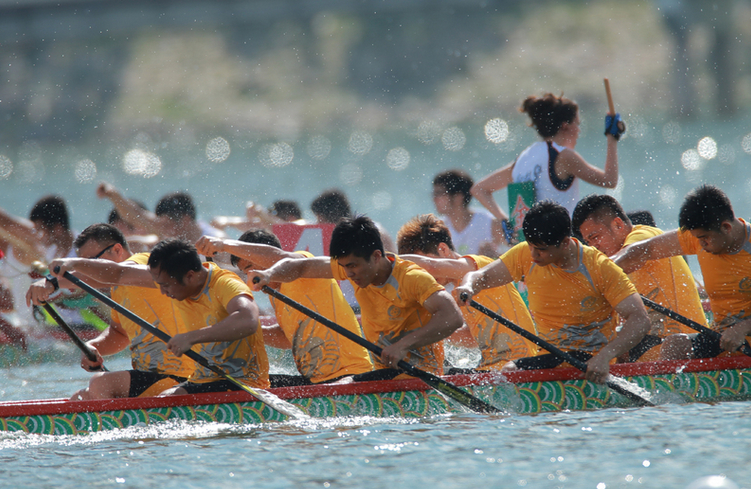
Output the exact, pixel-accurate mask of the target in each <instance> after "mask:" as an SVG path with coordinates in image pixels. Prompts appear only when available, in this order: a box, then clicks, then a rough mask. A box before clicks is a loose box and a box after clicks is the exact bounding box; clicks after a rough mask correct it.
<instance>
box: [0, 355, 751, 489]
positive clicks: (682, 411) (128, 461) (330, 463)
mask: <svg viewBox="0 0 751 489" xmlns="http://www.w3.org/2000/svg"><path fill="white" fill-rule="evenodd" d="M120 363H122V365H120ZM126 363H127V362H126V361H125V360H119V361H117V362H113V363H112V367H113V368H124V367H126ZM4 374H6V381H5V382H4V386H3V391H2V392H3V399H5V400H8V399H22V398H30V397H60V396H66V395H69V394H70V393H71V392H72V391H74V390H75V389H76V388H78V387H80V386H81V385H82V384H83V383H85V381H86V378H87V374H85V373H84V372H82V371H79V370H78V369H77V368H74V367H67V366H61V365H59V364H42V365H35V366H28V367H22V368H18V369H15V370H13V369H11V370H6V371H4ZM749 412H751V403H749V402H738V403H732V402H728V403H721V404H716V405H708V404H689V405H678V404H671V405H664V406H659V407H656V408H641V409H626V410H603V411H593V412H569V413H554V414H544V415H537V416H518V415H514V416H484V415H475V414H461V415H449V416H438V417H433V418H428V419H420V420H405V419H376V418H342V419H324V420H314V421H313V422H309V423H281V424H268V425H258V426H254V425H245V426H232V425H222V424H206V423H186V422H174V423H168V424H163V425H156V426H151V427H141V428H129V429H126V430H121V431H111V432H103V433H97V434H91V435H87V436H57V437H54V436H44V435H23V434H0V462H1V463H2V467H3V473H4V474H3V477H2V480H1V481H0V486H2V487H21V486H30V487H51V486H53V485H54V486H55V487H60V488H80V487H165V488H169V487H201V488H203V487H226V488H235V487H238V488H239V487H254V486H255V487H441V488H443V487H445V488H453V487H483V486H487V487H546V488H547V487H550V488H556V487H568V488H597V489H604V488H608V487H611V488H614V487H634V488H635V487H650V488H665V487H668V488H672V487H675V488H682V487H685V486H686V485H687V484H688V483H690V482H691V481H692V480H695V479H697V478H699V477H701V476H704V475H709V474H720V473H722V474H726V475H727V476H728V477H729V478H730V479H732V480H734V481H735V482H736V483H738V485H739V486H741V487H749V484H748V481H751V465H749V463H748V460H749V458H748V457H749V455H748V454H749V453H751V421H750V419H749ZM744 484H745V486H744Z"/></svg>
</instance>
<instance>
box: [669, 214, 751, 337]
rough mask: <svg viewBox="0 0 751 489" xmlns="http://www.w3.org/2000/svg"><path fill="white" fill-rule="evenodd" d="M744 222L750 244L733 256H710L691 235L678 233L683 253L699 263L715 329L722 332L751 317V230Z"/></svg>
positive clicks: (747, 242) (746, 242)
mask: <svg viewBox="0 0 751 489" xmlns="http://www.w3.org/2000/svg"><path fill="white" fill-rule="evenodd" d="M741 221H742V222H743V224H744V225H745V226H746V240H745V242H744V244H743V247H741V249H740V250H738V251H737V252H736V253H732V254H723V255H714V254H712V253H708V252H706V251H704V249H702V247H701V244H700V243H699V240H698V239H696V238H694V236H693V235H692V234H691V232H690V231H679V232H678V239H679V241H680V243H681V250H682V251H683V253H684V254H686V255H696V258H697V259H698V260H699V266H700V267H701V272H702V275H703V276H704V288H705V289H706V291H707V295H708V296H709V303H710V305H711V306H712V314H713V315H714V324H713V325H712V328H713V329H715V330H717V331H720V332H722V331H724V330H726V329H727V328H729V327H731V326H732V325H734V324H735V323H736V322H737V321H738V320H740V319H744V318H747V317H749V316H750V315H751V228H750V227H749V225H748V223H747V222H746V221H744V220H743V219H741Z"/></svg>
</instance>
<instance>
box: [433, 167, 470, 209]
mask: <svg viewBox="0 0 751 489" xmlns="http://www.w3.org/2000/svg"><path fill="white" fill-rule="evenodd" d="M474 183H475V182H474V180H472V177H471V176H469V173H467V172H465V171H464V170H458V169H454V170H446V171H442V172H441V173H439V174H438V175H436V176H435V178H433V186H434V187H436V186H438V187H443V188H444V189H445V190H446V193H447V194H448V195H449V196H452V197H453V196H454V195H457V194H462V196H463V197H464V199H463V200H462V202H463V203H464V207H467V206H468V205H469V203H470V202H471V201H472V194H471V193H470V190H471V189H472V185H474Z"/></svg>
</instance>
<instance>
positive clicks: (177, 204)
mask: <svg viewBox="0 0 751 489" xmlns="http://www.w3.org/2000/svg"><path fill="white" fill-rule="evenodd" d="M154 214H156V215H157V216H167V217H169V218H170V219H173V220H179V219H181V218H182V217H183V216H188V217H190V218H191V219H192V220H194V221H195V220H196V205H195V204H194V203H193V197H191V196H190V194H188V193H187V192H172V193H170V194H167V195H165V196H164V197H162V198H161V199H159V202H157V203H156V207H155V208H154Z"/></svg>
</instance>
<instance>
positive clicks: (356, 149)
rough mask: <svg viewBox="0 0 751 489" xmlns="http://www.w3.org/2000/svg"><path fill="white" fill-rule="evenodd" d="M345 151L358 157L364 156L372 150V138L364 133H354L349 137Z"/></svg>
mask: <svg viewBox="0 0 751 489" xmlns="http://www.w3.org/2000/svg"><path fill="white" fill-rule="evenodd" d="M347 149H349V151H350V152H352V153H354V154H356V155H359V156H363V155H366V154H368V153H370V150H371V149H373V136H371V135H370V134H368V133H367V132H365V131H355V132H353V133H352V134H351V135H350V136H349V143H348V144H347Z"/></svg>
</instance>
